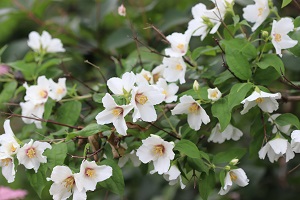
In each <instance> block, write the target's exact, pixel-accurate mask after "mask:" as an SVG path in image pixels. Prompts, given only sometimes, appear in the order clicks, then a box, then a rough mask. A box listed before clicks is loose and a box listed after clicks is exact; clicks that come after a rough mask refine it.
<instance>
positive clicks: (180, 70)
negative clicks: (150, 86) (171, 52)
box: [163, 57, 186, 84]
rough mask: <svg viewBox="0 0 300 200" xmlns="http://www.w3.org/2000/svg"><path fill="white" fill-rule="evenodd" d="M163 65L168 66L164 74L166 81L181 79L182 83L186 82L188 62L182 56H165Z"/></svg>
mask: <svg viewBox="0 0 300 200" xmlns="http://www.w3.org/2000/svg"><path fill="white" fill-rule="evenodd" d="M163 65H164V66H166V68H165V69H164V74H163V77H164V78H165V79H166V81H168V82H175V81H178V80H179V82H180V84H183V83H185V72H186V64H185V62H184V61H183V59H182V57H170V58H167V57H165V58H164V59H163Z"/></svg>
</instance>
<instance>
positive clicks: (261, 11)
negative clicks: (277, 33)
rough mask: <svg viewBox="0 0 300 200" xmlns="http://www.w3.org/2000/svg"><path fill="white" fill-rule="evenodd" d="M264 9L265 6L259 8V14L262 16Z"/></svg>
mask: <svg viewBox="0 0 300 200" xmlns="http://www.w3.org/2000/svg"><path fill="white" fill-rule="evenodd" d="M263 11H264V9H263V8H259V9H258V16H262V14H263Z"/></svg>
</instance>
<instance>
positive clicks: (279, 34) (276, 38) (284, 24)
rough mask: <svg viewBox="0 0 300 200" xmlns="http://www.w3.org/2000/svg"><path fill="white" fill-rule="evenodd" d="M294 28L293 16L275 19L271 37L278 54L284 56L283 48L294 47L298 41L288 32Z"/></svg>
mask: <svg viewBox="0 0 300 200" xmlns="http://www.w3.org/2000/svg"><path fill="white" fill-rule="evenodd" d="M293 30H294V23H293V21H292V19H291V18H287V17H285V18H281V19H280V20H279V21H276V20H273V25H272V31H271V37H272V44H273V45H274V47H275V50H276V54H278V55H279V56H280V57H282V53H281V50H282V49H289V48H292V47H294V46H295V45H296V44H297V43H298V41H297V40H292V39H291V38H290V37H289V36H288V33H289V32H291V31H293Z"/></svg>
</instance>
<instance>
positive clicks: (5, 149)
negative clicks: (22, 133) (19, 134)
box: [0, 119, 20, 156]
mask: <svg viewBox="0 0 300 200" xmlns="http://www.w3.org/2000/svg"><path fill="white" fill-rule="evenodd" d="M3 127H4V131H5V133H4V134H2V135H0V145H1V146H0V153H3V154H4V155H7V156H13V155H15V154H16V153H17V152H18V150H19V149H20V144H19V143H18V142H17V140H16V139H15V134H14V133H13V131H12V130H11V127H10V120H9V119H7V120H5V122H4V125H3Z"/></svg>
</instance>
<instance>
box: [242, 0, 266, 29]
mask: <svg viewBox="0 0 300 200" xmlns="http://www.w3.org/2000/svg"><path fill="white" fill-rule="evenodd" d="M254 2H255V4H253V5H248V6H246V7H245V8H243V11H244V14H243V17H244V18H245V19H246V20H247V21H249V22H252V23H255V24H254V26H253V27H252V31H253V32H254V31H255V30H256V29H257V28H258V27H259V26H260V25H261V24H262V23H263V22H264V21H265V20H266V18H267V17H268V15H269V14H270V9H269V5H268V0H254Z"/></svg>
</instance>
